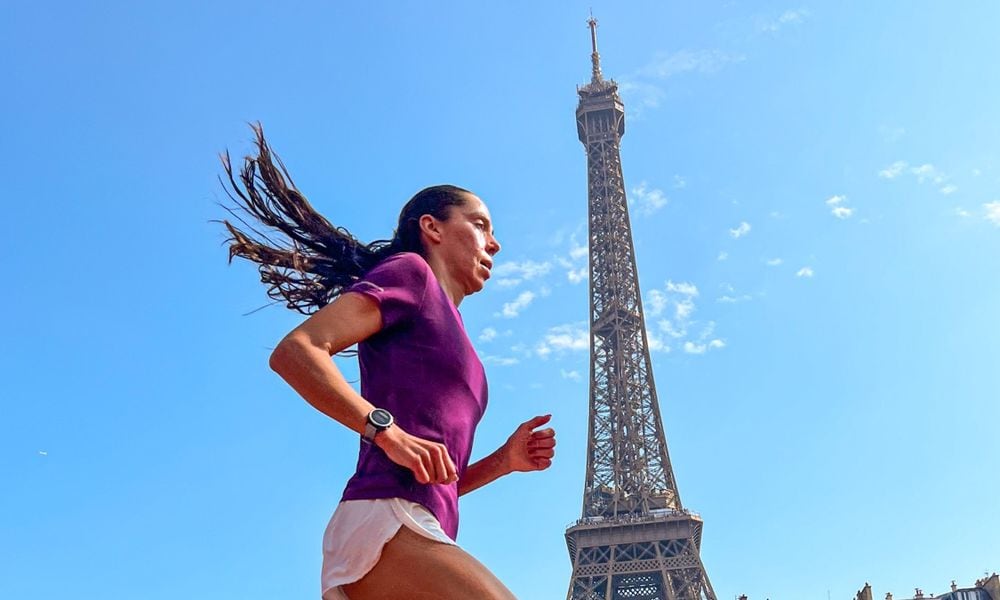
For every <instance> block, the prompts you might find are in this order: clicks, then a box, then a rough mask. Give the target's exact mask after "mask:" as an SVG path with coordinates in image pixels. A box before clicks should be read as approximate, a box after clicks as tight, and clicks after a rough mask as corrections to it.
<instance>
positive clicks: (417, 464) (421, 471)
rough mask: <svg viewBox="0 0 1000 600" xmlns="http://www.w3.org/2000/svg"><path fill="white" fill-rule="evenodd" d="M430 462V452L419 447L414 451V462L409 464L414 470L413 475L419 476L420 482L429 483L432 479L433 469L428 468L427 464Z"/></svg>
mask: <svg viewBox="0 0 1000 600" xmlns="http://www.w3.org/2000/svg"><path fill="white" fill-rule="evenodd" d="M429 462H430V460H429V459H428V453H427V451H426V450H424V449H423V448H420V449H418V450H417V451H416V452H414V456H413V461H412V464H410V465H409V467H410V470H411V471H413V476H414V477H416V478H417V481H418V482H420V483H429V482H430V480H431V471H430V470H428V468H427V464H428V463H429Z"/></svg>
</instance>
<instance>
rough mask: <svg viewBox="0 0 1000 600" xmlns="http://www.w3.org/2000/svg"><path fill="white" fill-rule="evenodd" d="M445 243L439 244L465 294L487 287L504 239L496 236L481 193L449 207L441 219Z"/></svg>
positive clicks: (448, 266)
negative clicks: (444, 217)
mask: <svg viewBox="0 0 1000 600" xmlns="http://www.w3.org/2000/svg"><path fill="white" fill-rule="evenodd" d="M437 226H438V228H439V231H440V233H441V243H440V244H438V245H437V246H436V247H435V251H436V253H438V254H439V256H440V257H441V258H442V259H443V262H444V264H445V266H446V268H447V269H448V273H449V275H450V277H451V279H452V280H453V281H455V282H456V283H458V284H460V285H461V289H462V290H463V291H464V293H465V295H466V296H468V295H469V294H473V293H475V292H478V291H479V290H481V289H483V286H484V285H485V284H486V280H487V279H489V278H490V270H492V269H493V255H494V254H496V253H497V252H499V251H500V243H499V242H497V240H496V238H495V237H494V236H493V221H492V220H491V219H490V211H489V209H488V208H486V204H484V203H483V201H482V200H480V199H479V198H478V197H476V196H474V195H473V194H467V195H466V200H465V202H464V203H463V204H461V205H459V206H452V207H450V209H449V214H448V220H447V221H437Z"/></svg>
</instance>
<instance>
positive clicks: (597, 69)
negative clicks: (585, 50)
mask: <svg viewBox="0 0 1000 600" xmlns="http://www.w3.org/2000/svg"><path fill="white" fill-rule="evenodd" d="M587 25H590V45H591V47H592V48H593V52H592V53H591V54H590V61H591V62H592V63H593V64H594V74H593V76H592V77H591V79H590V81H591V82H593V83H599V82H600V81H602V80H603V77H601V55H600V54H598V53H597V19H595V18H594V13H590V18H589V19H587Z"/></svg>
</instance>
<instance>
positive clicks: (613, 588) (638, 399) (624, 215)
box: [566, 18, 716, 600]
mask: <svg viewBox="0 0 1000 600" xmlns="http://www.w3.org/2000/svg"><path fill="white" fill-rule="evenodd" d="M589 24H590V31H591V43H592V45H593V54H592V55H591V59H592V62H593V75H592V78H591V81H590V83H589V84H587V85H584V86H582V87H580V88H578V90H577V92H578V94H579V95H580V104H579V106H578V107H577V109H576V124H577V132H578V134H579V136H580V141H581V142H583V145H584V147H585V148H586V151H587V185H588V196H589V221H590V223H589V224H590V431H589V444H588V447H587V477H586V483H585V484H584V490H583V514H582V517H581V518H580V520H579V521H577V522H576V523H575V524H573V525H571V526H570V527H569V528H568V529H567V530H566V544H567V546H568V548H569V554H570V560H572V561H573V576H572V579H571V581H570V586H569V593H568V594H567V598H568V599H569V600H619V599H625V598H629V599H643V600H645V599H649V600H652V599H662V600H716V597H715V592H714V591H713V590H712V584H711V583H710V582H709V580H708V576H707V575H706V574H705V568H704V566H703V565H702V563H701V556H700V554H699V551H700V548H701V531H702V521H701V518H700V517H699V516H698V515H696V514H694V513H692V512H690V511H687V510H685V509H684V508H683V506H682V505H681V498H680V495H679V494H678V493H677V484H676V482H675V481H674V473H673V469H672V468H671V466H670V456H669V454H668V453H667V442H666V437H665V436H664V434H663V421H662V419H661V417H660V407H659V403H658V402H657V399H656V386H655V385H654V383H653V369H652V366H651V364H650V359H649V343H648V340H647V339H646V326H645V318H644V317H643V312H642V301H641V298H640V293H639V280H638V276H637V273H636V266H635V250H634V248H633V246H632V229H631V224H630V222H629V215H628V205H627V203H626V199H625V183H624V179H623V177H622V165H621V150H620V143H621V137H622V136H623V135H624V134H625V110H624V105H623V104H622V100H621V98H620V97H619V96H618V85H617V84H616V83H615V82H614V81H613V80H605V79H604V78H603V77H602V75H601V65H600V55H599V54H598V53H597V21H596V20H594V19H593V18H591V19H590V21H589Z"/></svg>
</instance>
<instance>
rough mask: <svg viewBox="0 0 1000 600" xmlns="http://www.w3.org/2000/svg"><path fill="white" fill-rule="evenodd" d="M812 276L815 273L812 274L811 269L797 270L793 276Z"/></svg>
mask: <svg viewBox="0 0 1000 600" xmlns="http://www.w3.org/2000/svg"><path fill="white" fill-rule="evenodd" d="M814 274H815V273H814V272H813V270H812V267H802V268H801V269H799V270H798V271H797V272H796V273H795V276H796V277H812V276H813V275H814Z"/></svg>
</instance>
